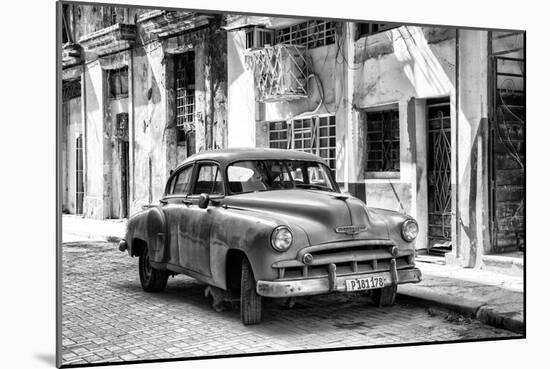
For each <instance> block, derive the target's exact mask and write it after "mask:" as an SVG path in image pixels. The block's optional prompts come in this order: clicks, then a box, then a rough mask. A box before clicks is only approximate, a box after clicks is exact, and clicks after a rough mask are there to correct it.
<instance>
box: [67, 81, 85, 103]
mask: <svg viewBox="0 0 550 369" xmlns="http://www.w3.org/2000/svg"><path fill="white" fill-rule="evenodd" d="M81 94H82V91H81V84H80V78H78V79H74V80H68V81H63V87H62V98H63V101H68V100H70V99H75V98H77V97H80V95H81Z"/></svg>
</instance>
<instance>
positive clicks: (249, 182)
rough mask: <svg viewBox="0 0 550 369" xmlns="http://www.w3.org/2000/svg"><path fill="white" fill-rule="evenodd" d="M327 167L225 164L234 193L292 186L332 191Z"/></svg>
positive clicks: (249, 162) (286, 162) (284, 162)
mask: <svg viewBox="0 0 550 369" xmlns="http://www.w3.org/2000/svg"><path fill="white" fill-rule="evenodd" d="M330 175H331V174H330V170H329V169H328V168H327V167H326V166H325V165H323V164H321V163H317V162H314V161H298V160H246V161H239V162H236V163H233V164H231V165H229V166H228V167H227V181H228V184H229V191H230V192H231V193H233V194H238V193H245V192H256V191H271V190H285V189H295V188H306V189H315V190H321V191H330V192H335V191H336V188H335V187H334V184H333V182H332V180H331V177H330Z"/></svg>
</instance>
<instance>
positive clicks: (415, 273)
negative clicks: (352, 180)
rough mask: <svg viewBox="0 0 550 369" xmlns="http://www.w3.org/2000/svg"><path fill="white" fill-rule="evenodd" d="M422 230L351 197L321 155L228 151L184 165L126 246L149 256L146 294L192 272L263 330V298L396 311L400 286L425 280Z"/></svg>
mask: <svg viewBox="0 0 550 369" xmlns="http://www.w3.org/2000/svg"><path fill="white" fill-rule="evenodd" d="M417 233H418V224H417V223H416V221H415V220H414V219H413V218H411V217H410V216H407V215H404V214H401V213H398V212H395V211H389V210H382V209H376V208H369V207H367V206H366V205H365V203H363V202H362V201H361V200H359V199H357V198H355V197H353V196H350V195H349V194H345V193H341V192H340V190H339V188H338V185H337V184H336V182H335V180H334V178H333V175H332V172H331V170H330V169H329V168H328V167H327V166H326V164H325V163H324V162H323V160H322V159H321V158H319V157H317V156H315V155H312V154H308V153H304V152H298V151H292V150H277V149H228V150H214V151H206V152H201V153H199V154H195V155H193V156H191V157H189V158H187V159H186V160H185V161H184V162H183V163H182V164H181V165H180V166H178V167H177V168H176V169H175V170H174V171H173V172H172V173H171V175H170V177H169V178H168V181H167V183H166V188H165V191H164V195H163V196H162V199H161V200H160V203H159V204H158V205H147V206H145V207H144V210H143V211H141V212H139V213H137V214H135V215H134V216H132V217H131V218H130V219H129V221H128V224H127V230H126V236H125V238H124V239H123V240H122V241H121V242H120V245H119V249H120V250H121V251H127V252H128V253H129V254H130V255H131V256H139V276H140V280H141V285H142V287H143V289H144V290H145V291H148V292H156V291H161V290H163V289H164V288H165V286H166V283H167V279H168V276H169V275H174V274H179V273H181V274H185V275H188V276H191V277H193V278H196V279H197V280H199V281H202V282H204V283H206V284H207V285H210V286H212V288H217V289H219V290H220V291H224V293H227V295H228V296H233V297H234V299H235V300H237V301H240V314H241V320H242V322H243V323H244V324H257V323H259V322H261V321H262V316H263V298H290V297H295V296H307V295H317V294H326V293H331V292H351V291H370V293H371V294H372V298H373V300H374V302H375V304H377V305H379V306H384V305H392V304H393V303H394V300H395V295H396V291H397V285H398V284H403V283H415V282H419V281H420V280H421V273H420V270H419V269H417V268H415V266H414V265H415V264H414V259H415V248H414V244H415V242H414V241H415V238H416V236H417Z"/></svg>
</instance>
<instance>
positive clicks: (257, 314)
mask: <svg viewBox="0 0 550 369" xmlns="http://www.w3.org/2000/svg"><path fill="white" fill-rule="evenodd" d="M262 319H263V298H262V296H260V295H258V293H257V292H256V280H255V279H254V273H253V272H252V267H251V266H250V262H249V261H248V259H247V258H246V257H244V258H243V261H242V268H241V321H242V322H243V324H244V325H251V324H258V323H261V321H262Z"/></svg>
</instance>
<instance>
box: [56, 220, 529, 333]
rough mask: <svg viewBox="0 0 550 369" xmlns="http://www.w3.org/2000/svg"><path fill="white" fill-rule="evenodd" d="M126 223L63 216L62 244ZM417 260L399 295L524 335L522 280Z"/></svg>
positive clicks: (100, 235) (112, 231)
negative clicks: (414, 277)
mask: <svg viewBox="0 0 550 369" xmlns="http://www.w3.org/2000/svg"><path fill="white" fill-rule="evenodd" d="M125 226H126V220H119V219H112V220H110V219H109V220H96V219H86V218H82V217H79V216H74V215H63V223H62V229H63V242H74V241H85V240H95V241H109V242H118V241H119V240H120V238H121V237H123V236H124V231H125ZM422 260H423V258H419V259H418V260H417V263H416V264H417V267H418V268H419V269H420V270H421V271H422V276H423V278H422V279H423V280H422V282H420V283H418V284H406V285H401V286H399V289H398V292H399V294H400V295H402V296H405V297H407V298H411V299H414V300H417V301H419V302H421V303H423V304H426V305H431V306H433V305H435V306H439V307H442V308H445V309H449V310H452V311H455V312H458V313H460V314H462V315H465V316H467V317H471V318H477V319H478V320H480V321H481V322H483V323H485V324H489V325H492V326H494V327H498V328H504V329H508V330H510V331H514V332H517V333H523V332H524V329H525V328H524V311H523V277H522V276H511V275H506V274H502V273H497V272H493V271H489V270H480V269H465V268H460V267H457V266H451V265H441V264H438V263H433V262H423V261H422Z"/></svg>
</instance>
